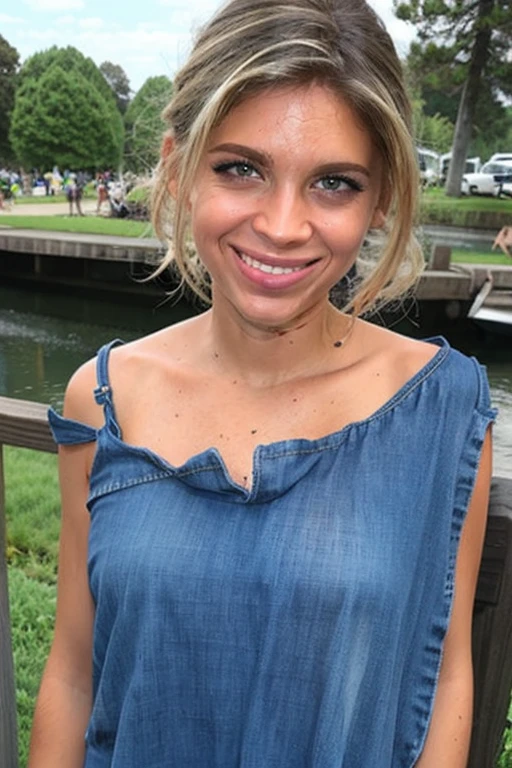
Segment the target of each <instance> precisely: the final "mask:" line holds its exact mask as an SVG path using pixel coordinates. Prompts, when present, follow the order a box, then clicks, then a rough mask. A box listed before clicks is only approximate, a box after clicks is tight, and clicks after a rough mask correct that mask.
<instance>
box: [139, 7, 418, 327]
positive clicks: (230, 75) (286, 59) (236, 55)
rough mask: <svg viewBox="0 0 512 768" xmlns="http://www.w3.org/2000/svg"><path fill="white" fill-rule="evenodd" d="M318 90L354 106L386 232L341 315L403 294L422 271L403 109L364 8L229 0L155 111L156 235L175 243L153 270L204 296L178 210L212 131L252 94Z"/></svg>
mask: <svg viewBox="0 0 512 768" xmlns="http://www.w3.org/2000/svg"><path fill="white" fill-rule="evenodd" d="M315 81H317V82H320V83H322V84H325V86H326V87H329V88H330V89H331V90H333V91H334V92H336V93H338V94H339V95H340V96H341V97H342V98H343V99H344V100H345V101H346V102H347V103H348V104H350V105H351V107H352V108H353V109H354V111H355V112H356V114H357V115H358V116H359V117H360V119H361V120H362V123H363V125H365V126H366V128H367V130H368V132H369V134H370V136H371V137H372V140H373V142H374V143H375V146H376V147H377V149H378V151H379V152H380V154H381V157H382V160H383V167H384V182H383V197H384V199H386V201H387V202H388V203H389V207H388V215H387V223H386V226H385V229H384V230H383V231H382V232H381V233H380V234H381V237H374V236H373V233H370V236H369V238H368V244H369V247H364V248H363V249H362V252H361V254H360V255H359V261H358V265H359V269H358V271H359V273H360V274H362V279H361V280H360V281H358V285H357V290H356V293H355V294H354V295H353V296H352V298H351V301H350V304H349V308H350V309H352V310H353V311H354V312H355V313H356V314H361V313H363V312H368V311H369V310H371V309H375V308H376V307H379V306H382V305H383V304H385V303H388V302H389V301H390V300H392V299H395V298H397V297H398V296H400V295H401V294H403V293H404V292H405V291H406V290H407V289H408V288H409V287H410V286H411V284H412V283H413V282H414V281H415V279H416V277H417V275H418V273H419V270H420V268H421V266H422V257H421V251H420V248H419V245H418V243H417V241H416V238H415V236H414V231H413V230H414V224H415V215H416V199H417V193H418V189H419V178H418V167H417V161H416V155H415V150H414V145H413V141H412V136H411V133H412V131H411V109H410V104H409V100H408V97H407V93H406V89H405V85H404V81H403V74H402V68H401V65H400V62H399V59H398V56H397V54H396V51H395V48H394V46H393V43H392V41H391V38H390V36H389V34H388V33H387V32H386V30H385V28H384V25H383V24H382V22H381V20H380V19H379V17H378V16H377V15H376V14H375V13H374V11H373V10H372V9H371V8H370V7H369V6H368V5H367V3H366V2H365V0H290V1H288V0H277V1H276V0H256V1H255V0H231V2H228V3H227V4H226V5H225V6H224V7H222V8H221V9H220V10H219V11H218V12H217V13H216V14H215V15H214V16H213V18H212V19H211V21H210V22H209V24H207V25H206V27H204V28H203V30H202V31H201V32H200V34H199V36H198V38H197V40H196V43H195V45H194V48H193V50H192V53H191V55H190V57H189V59H188V61H187V62H186V64H185V65H184V66H183V68H182V69H181V71H180V72H179V73H178V75H177V76H176V78H175V81H174V88H175V93H174V96H173V98H172V100H171V102H170V104H169V105H168V106H167V107H166V109H165V110H164V113H163V117H164V120H165V121H166V122H167V124H168V126H169V132H168V135H170V136H171V137H172V150H171V151H170V152H166V151H165V149H164V151H163V152H162V159H161V161H160V163H159V166H158V168H157V172H156V176H155V183H154V187H153V196H152V210H153V225H154V227H155V231H156V233H157V235H158V236H159V237H161V238H162V239H166V240H167V241H168V242H169V243H170V242H171V240H172V245H170V248H169V250H168V253H167V255H166V257H165V258H164V260H163V262H162V264H161V265H160V267H159V269H158V270H157V271H158V272H161V271H162V270H163V269H165V268H166V267H167V266H169V265H170V264H171V263H172V262H174V263H175V264H176V265H177V267H178V269H179V271H180V273H181V276H182V279H183V280H184V281H185V282H186V283H187V284H188V285H189V286H190V287H191V288H192V289H193V291H194V292H195V293H196V294H198V295H199V296H201V297H202V298H203V299H204V298H207V296H208V276H207V273H206V271H205V269H204V267H203V265H202V263H201V261H200V259H198V258H197V257H196V256H195V254H194V252H193V249H191V247H190V245H189V244H188V242H187V231H188V215H187V205H186V201H187V199H188V197H189V193H190V190H191V186H192V184H193V182H194V178H195V175H196V173H197V169H198V165H199V163H200V161H201V158H202V157H203V154H204V152H205V149H206V146H207V143H208V140H209V137H210V134H211V131H212V130H213V129H214V128H215V127H216V126H218V125H219V124H220V123H221V122H222V120H223V119H224V118H225V117H226V115H227V114H228V113H229V111H230V110H231V109H232V108H233V107H234V106H235V105H237V104H239V103H240V102H241V101H242V100H243V99H244V98H246V97H248V96H250V95H254V94H255V93H258V92H260V91H262V90H265V89H267V88H270V87H279V86H285V85H293V84H306V83H311V82H315ZM164 147H165V139H164ZM171 179H172V180H174V181H175V182H176V188H177V190H178V198H177V200H176V202H175V204H174V205H173V203H172V199H171V196H170V192H169V182H170V180H171ZM171 211H172V212H173V215H171ZM380 241H382V242H380ZM376 249H377V250H378V253H379V255H378V257H376V256H375V253H376Z"/></svg>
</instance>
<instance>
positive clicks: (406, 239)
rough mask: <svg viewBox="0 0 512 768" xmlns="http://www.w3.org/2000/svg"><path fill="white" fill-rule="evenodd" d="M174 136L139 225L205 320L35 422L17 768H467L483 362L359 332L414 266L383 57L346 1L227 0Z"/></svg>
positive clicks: (134, 346) (179, 107)
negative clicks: (25, 694)
mask: <svg viewBox="0 0 512 768" xmlns="http://www.w3.org/2000/svg"><path fill="white" fill-rule="evenodd" d="M165 117H166V120H167V121H168V124H169V132H168V134H167V135H166V138H165V140H164V143H163V152H162V162H161V165H160V169H159V176H158V180H157V184H156V192H155V210H154V215H155V222H156V225H157V227H159V229H160V231H161V232H165V231H166V227H167V218H168V217H169V211H170V210H171V207H173V205H172V199H174V201H175V206H174V207H175V220H174V233H175V236H174V242H173V249H174V250H173V258H174V259H175V261H176V263H177V264H178V266H179V267H180V269H181V271H182V274H183V277H184V280H186V281H187V282H188V283H189V284H190V285H191V286H192V287H193V288H194V289H195V290H196V291H197V292H198V293H199V294H201V295H203V296H204V295H206V294H208V293H210V292H211V301H212V305H211V308H210V309H209V310H208V311H206V312H204V313H203V314H202V315H200V316H198V317H195V318H193V319H191V320H188V321H186V322H184V323H181V324H178V325H175V326H172V327H170V328H165V329H163V330H161V331H159V332H158V333H156V334H153V335H151V336H148V337H146V338H143V339H140V340H138V341H136V342H133V343H130V344H126V345H122V344H120V343H117V342H113V343H112V344H110V345H107V346H106V347H104V348H102V350H101V351H100V353H99V356H98V359H97V360H96V361H91V362H89V363H87V364H85V365H84V366H83V367H82V368H81V369H80V370H79V371H78V372H77V373H76V374H75V375H74V376H73V378H72V380H71V382H70V384H69V387H68V391H67V394H66V400H65V406H64V416H65V417H64V418H63V417H60V416H58V415H57V414H55V413H54V412H51V415H50V419H51V424H52V427H53V429H54V432H55V436H56V439H57V441H58V442H59V443H60V444H61V448H60V468H61V484H62V503H63V513H62V514H63V517H62V540H61V555H60V569H59V589H58V595H59V596H58V606H57V620H56V630H55V641H54V644H53V647H52V650H51V654H50V658H49V660H48V663H47V667H46V670H45V674H44V678H43V682H42V687H41V692H40V696H39V700H38V704H37V709H36V714H35V722H34V733H33V741H32V750H31V758H30V768H44V767H45V766H51V768H56V766H59V767H60V766H62V768H71V766H82V765H85V766H87V768H100V766H101V768H103V766H113V767H114V768H130V767H131V766H133V767H134V768H135V766H136V767H137V768H141V766H144V768H157V767H158V768H164V766H165V768H167V767H168V766H176V767H177V768H178V767H179V768H185V766H191V767H193V768H207V767H212V768H235V766H236V768H239V767H240V768H269V767H270V766H279V768H299V767H302V766H303V767H304V768H341V767H342V766H343V768H359V767H360V766H361V767H362V766H365V767H366V766H370V765H371V766H378V768H389V767H392V768H395V767H396V768H398V766H400V767H402V766H407V767H409V766H413V765H416V766H420V767H421V768H443V767H446V768H462V766H464V765H465V763H466V759H467V752H468V742H469V734H470V728H471V706H472V705H471V700H472V676H471V648H470V628H471V612H472V602H473V596H474V590H475V582H476V577H477V572H478V567H479V559H480V553H481V546H482V538H483V533H484V527H485V515H486V507H487V500H488V488H489V480H490V472H491V468H490V438H489V425H490V423H491V421H492V420H493V418H494V411H492V410H491V408H490V405H489V398H488V389H487V384H486V380H485V375H484V374H483V373H482V371H481V369H480V367H479V366H478V364H477V363H476V362H475V361H474V360H470V359H468V358H465V357H464V356H463V355H461V354H459V353H458V352H455V351H454V350H451V349H450V348H449V346H448V345H447V344H446V342H444V341H443V340H437V341H431V342H420V341H414V340H410V339H406V338H404V337H402V336H399V335H397V334H395V333H392V332H390V331H387V330H385V329H382V328H378V327H376V326H374V325H371V324H369V323H367V322H365V321H364V320H362V319H360V315H361V313H363V312H367V311H368V310H369V309H370V308H372V307H375V306H379V305H380V304H382V302H384V301H386V300H389V299H390V298H391V297H393V296H396V295H397V294H398V293H399V292H400V291H402V290H403V289H404V287H405V286H406V285H410V283H411V281H412V280H413V279H414V276H415V275H416V274H417V270H418V268H419V257H418V250H417V246H416V243H415V240H414V237H413V235H412V222H413V216H414V207H415V197H416V191H417V189H418V174H417V169H416V162H415V156H414V148H413V144H412V140H411V136H410V130H409V124H410V112H409V105H408V102H407V98H406V95H405V89H404V85H403V81H402V75H401V72H400V66H399V62H398V59H397V56H396V53H395V51H394V49H393V46H392V43H391V40H390V38H389V36H388V35H387V33H386V32H385V30H384V29H383V27H382V25H381V23H380V21H379V20H378V19H377V17H376V16H375V14H374V13H373V11H372V10H371V9H370V8H369V7H368V6H367V5H366V4H365V3H364V2H363V0H336V1H335V2H334V1H333V0H294V2H292V3H286V4H278V3H275V0H261V1H260V2H258V3H257V4H254V3H253V2H252V0H250V1H249V0H232V2H231V3H229V4H228V5H226V6H225V7H224V8H223V9H222V10H220V11H219V13H218V14H217V15H216V16H215V17H214V18H213V20H212V21H211V23H210V24H209V25H208V26H207V27H206V28H205V29H204V30H203V31H202V33H201V34H200V36H199V38H198V40H197V42H196V45H195V48H194V50H193V51H192V54H191V56H190V59H189V61H188V62H187V63H186V65H185V66H184V68H183V69H182V71H181V72H180V74H179V75H178V77H177V78H176V81H175V97H174V99H173V101H172V102H171V104H170V105H169V107H168V109H167V110H166V113H165ZM189 225H190V232H191V234H192V236H193V240H194V242H195V246H196V249H197V254H198V258H195V257H194V255H193V253H192V249H191V248H190V246H189V243H188V236H189V230H188V226H189ZM378 232H381V234H386V235H387V243H386V244H384V245H383V246H382V251H381V255H380V257H379V258H378V260H376V261H375V260H372V256H371V254H370V255H365V253H364V252H365V250H366V246H364V247H363V244H364V243H366V242H369V243H372V242H373V241H374V240H375V235H376V233H378ZM358 256H359V260H358V271H359V273H360V274H361V275H362V279H361V281H360V282H359V283H358V284H357V285H356V293H355V295H353V296H352V298H351V300H350V304H349V306H348V307H347V308H346V311H345V312H340V311H338V310H337V309H335V308H334V307H333V306H332V305H331V304H330V302H329V292H330V290H331V289H332V288H333V286H335V285H336V284H337V283H339V281H340V280H341V279H342V278H343V276H344V275H346V274H347V273H348V271H349V270H350V269H351V267H353V265H354V263H355V261H356V258H358ZM169 261H170V258H168V259H167V260H166V262H165V265H167V264H168V263H169ZM93 392H94V396H93V394H92V393H93Z"/></svg>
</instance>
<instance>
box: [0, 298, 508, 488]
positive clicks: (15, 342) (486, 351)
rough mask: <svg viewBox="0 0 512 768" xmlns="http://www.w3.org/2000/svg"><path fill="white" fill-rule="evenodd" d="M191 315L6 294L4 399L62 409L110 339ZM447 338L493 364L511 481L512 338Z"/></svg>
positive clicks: (0, 325) (499, 463) (499, 452)
mask: <svg viewBox="0 0 512 768" xmlns="http://www.w3.org/2000/svg"><path fill="white" fill-rule="evenodd" d="M191 312H192V310H191V309H190V307H188V306H187V305H183V304H181V305H175V306H173V305H172V304H171V303H166V304H163V305H160V306H150V307H146V308H145V307H141V306H133V305H132V306H126V305H125V306H123V305H120V304H112V303H110V302H109V303H107V302H102V301H98V300H90V299H87V300H86V299H80V298H76V297H72V296H60V295H59V296H55V295H50V294H40V293H32V292H28V291H18V290H13V289H11V288H10V289H8V290H7V289H5V288H0V395H6V396H9V397H16V398H20V399H25V400H35V401H39V402H44V403H50V404H51V405H53V406H55V407H57V408H60V407H61V406H62V400H63V395H64V390H65V387H66V383H67V381H68V380H69V377H70V376H71V374H72V373H73V372H74V371H75V370H76V369H77V368H78V367H79V366H80V365H81V364H82V363H83V362H84V361H85V360H88V359H89V358H90V357H92V356H93V355H94V354H95V353H96V351H97V350H98V348H99V347H100V346H101V345H102V344H104V343H105V341H108V340H109V339H112V338H122V339H124V340H125V341H130V340H131V339H134V338H137V337H138V336H141V335H142V334H144V333H149V332H151V331H155V330H157V329H159V328H162V327H164V326H166V325H168V324H170V323H173V322H177V321H179V320H181V319H183V318H184V317H187V316H189V315H190V314H191ZM415 335H416V334H415ZM449 340H450V342H451V343H452V344H453V346H455V347H457V348H458V349H460V350H461V351H463V352H465V353H466V354H474V355H475V356H476V357H477V358H478V359H479V360H480V361H481V362H482V363H484V364H485V365H486V366H487V369H488V374H489V381H490V384H491V390H492V397H493V404H494V405H495V406H496V407H498V408H499V410H500V416H499V419H498V422H497V424H496V427H495V431H494V441H495V455H494V474H495V475H506V476H508V477H512V353H511V349H510V346H511V345H510V339H506V338H505V337H504V338H503V340H502V341H499V340H498V337H494V338H492V337H489V336H486V335H485V334H483V333H482V332H480V331H478V330H475V332H474V333H468V332H467V331H466V332H465V333H463V334H454V335H453V337H452V336H450V337H449Z"/></svg>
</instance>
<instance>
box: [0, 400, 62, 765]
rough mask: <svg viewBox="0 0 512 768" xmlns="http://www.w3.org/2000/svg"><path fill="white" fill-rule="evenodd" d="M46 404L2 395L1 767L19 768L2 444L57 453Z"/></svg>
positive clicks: (0, 500)
mask: <svg viewBox="0 0 512 768" xmlns="http://www.w3.org/2000/svg"><path fill="white" fill-rule="evenodd" d="M46 411H47V406H44V405H41V404H40V403H29V402H26V401H24V400H11V399H10V398H7V397H0V766H1V768H17V766H18V744H17V728H16V690H15V685H14V668H13V658H12V645H11V626H10V620H9V597H8V591H7V565H6V562H5V556H4V552H5V549H6V530H5V493H4V471H3V446H4V445H15V446H19V447H21V448H35V449H37V450H39V451H48V452H52V453H56V450H57V448H56V445H55V443H54V442H53V438H52V436H51V434H50V429H49V427H48V421H47V418H46Z"/></svg>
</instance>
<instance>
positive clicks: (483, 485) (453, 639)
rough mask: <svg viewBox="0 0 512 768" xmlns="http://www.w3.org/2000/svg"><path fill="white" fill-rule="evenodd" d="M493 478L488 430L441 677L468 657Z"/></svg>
mask: <svg viewBox="0 0 512 768" xmlns="http://www.w3.org/2000/svg"><path fill="white" fill-rule="evenodd" d="M491 475H492V441H491V429H490V428H489V429H488V430H487V434H486V436H485V440H484V444H483V447H482V451H481V456H480V464H479V468H478V473H477V476H476V480H475V485H474V488H473V494H472V497H471V501H470V504H469V508H468V511H467V514H466V520H465V523H464V527H463V529H462V534H461V539H460V544H459V552H458V556H457V566H456V571H455V595H454V599H453V608H452V615H451V619H450V626H449V628H448V633H447V636H446V640H445V647H444V656H443V669H442V673H443V675H449V674H450V673H451V671H452V670H453V669H454V668H456V667H457V664H458V662H459V661H460V660H461V658H462V656H461V654H462V653H463V652H465V653H466V655H467V654H469V657H470V654H471V625H472V618H473V603H474V599H475V591H476V584H477V580H478V573H479V569H480V561H481V557H482V547H483V541H484V537H485V529H486V523H487V511H488V506H489V489H490V484H491Z"/></svg>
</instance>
